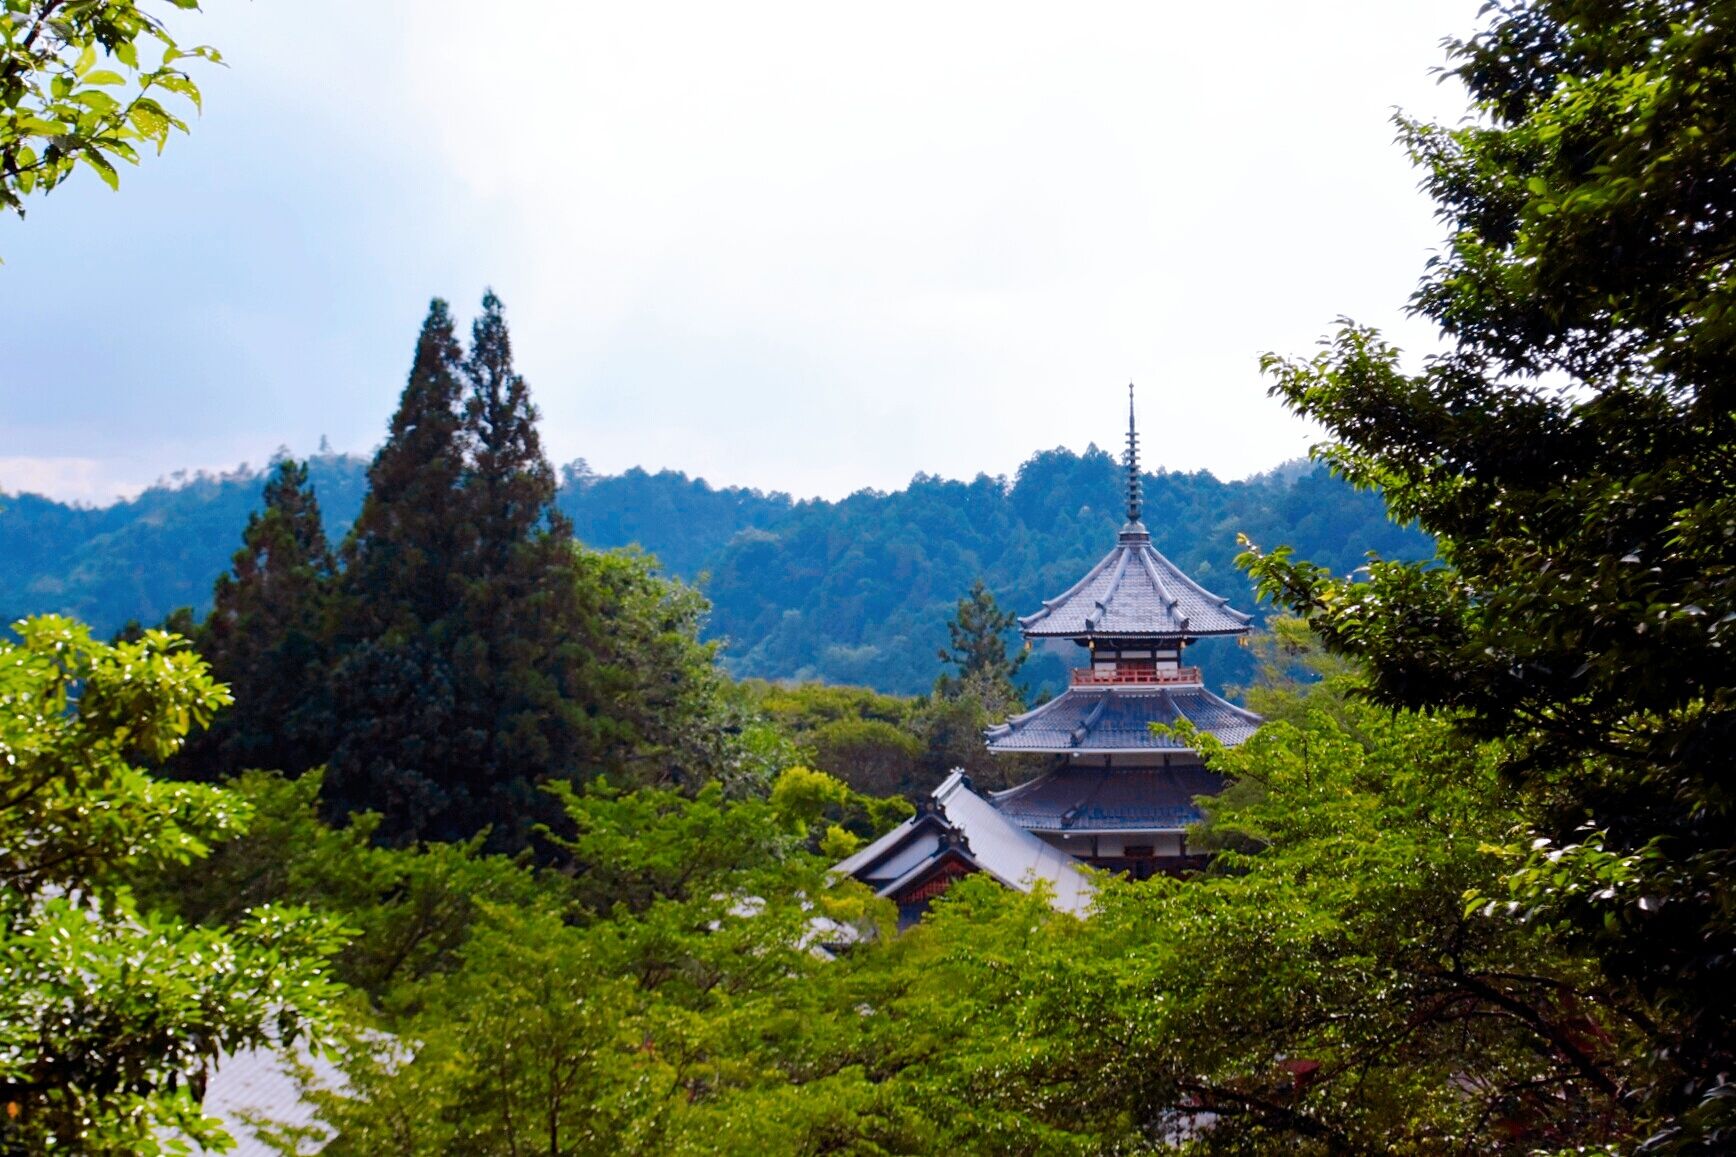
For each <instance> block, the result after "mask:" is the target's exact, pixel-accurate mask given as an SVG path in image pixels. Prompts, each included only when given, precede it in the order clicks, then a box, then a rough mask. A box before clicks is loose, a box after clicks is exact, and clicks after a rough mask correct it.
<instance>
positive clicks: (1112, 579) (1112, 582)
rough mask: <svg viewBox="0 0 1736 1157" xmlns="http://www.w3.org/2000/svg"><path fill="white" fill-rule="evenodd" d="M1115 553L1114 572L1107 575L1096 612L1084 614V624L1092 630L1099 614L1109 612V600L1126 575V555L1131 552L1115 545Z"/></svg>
mask: <svg viewBox="0 0 1736 1157" xmlns="http://www.w3.org/2000/svg"><path fill="white" fill-rule="evenodd" d="M1115 553H1116V554H1117V555H1119V556H1120V557H1119V558H1117V559H1116V560H1115V573H1114V574H1112V575H1110V576H1109V589H1108V590H1106V591H1104V592H1103V595H1102V597H1101V598H1099V599H1098V600H1097V614H1095V615H1086V616H1085V625H1086V626H1087V627H1089V628H1090V629H1091V630H1093V631H1095V630H1096V629H1097V624H1098V623H1100V622H1102V621H1103V620H1102V617H1101V616H1103V615H1107V614H1108V613H1109V603H1110V600H1112V599H1114V598H1115V592H1116V591H1118V590H1120V589H1121V580H1122V579H1123V578H1125V577H1126V575H1127V556H1128V554H1130V553H1131V552H1130V551H1129V550H1128V549H1127V548H1126V547H1125V546H1117V547H1116V548H1115Z"/></svg>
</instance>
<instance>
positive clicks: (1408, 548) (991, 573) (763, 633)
mask: <svg viewBox="0 0 1736 1157" xmlns="http://www.w3.org/2000/svg"><path fill="white" fill-rule="evenodd" d="M306 465H307V469H308V476H309V483H310V485H311V487H312V489H313V490H314V491H315V493H317V495H318V497H319V503H320V507H321V509H322V511H323V512H324V514H325V520H326V533H327V535H328V537H329V538H330V539H331V540H332V541H333V542H337V541H340V540H341V539H342V538H343V537H344V535H345V534H346V533H347V531H348V529H349V526H350V524H351V522H352V521H353V520H354V518H355V516H356V513H357V511H358V510H359V509H360V507H361V503H362V495H363V493H364V492H365V490H366V486H367V481H366V465H365V464H364V463H363V462H361V461H359V460H357V459H353V458H346V457H341V456H337V455H330V454H326V455H316V456H314V457H312V458H310V459H308V460H307V463H306ZM1119 470H1120V467H1119V466H1118V465H1117V463H1116V462H1115V460H1114V459H1113V458H1111V457H1110V456H1109V455H1108V454H1106V453H1102V452H1099V451H1096V450H1090V451H1087V452H1086V453H1085V454H1083V455H1077V454H1073V453H1071V452H1069V451H1066V450H1053V451H1047V452H1045V453H1042V454H1039V455H1037V456H1035V457H1033V458H1032V459H1031V460H1030V461H1028V462H1027V463H1025V465H1024V466H1023V467H1022V468H1021V469H1020V471H1019V473H1018V475H1017V477H1016V478H1015V479H1013V480H1011V481H1004V480H999V479H992V478H986V477H985V478H979V479H977V480H976V481H975V482H971V483H963V482H947V481H942V480H940V479H933V478H919V479H917V480H916V481H914V482H912V484H911V485H910V487H909V488H907V489H905V490H902V491H898V492H895V493H891V494H880V493H875V492H869V491H864V492H862V493H860V494H855V495H852V496H851V497H849V498H846V499H843V500H842V501H839V502H820V501H813V502H800V503H792V502H791V501H790V500H789V499H788V498H787V497H786V496H783V495H776V494H773V495H765V494H760V493H758V492H756V491H751V490H742V489H739V488H727V489H714V488H712V487H710V486H708V485H707V484H706V483H705V482H704V481H702V480H699V479H689V478H687V477H686V476H685V475H682V474H677V473H672V472H663V473H660V474H647V473H645V472H644V471H639V470H630V471H628V472H627V473H625V474H621V475H615V476H600V475H595V474H591V473H589V472H588V471H586V470H584V469H583V468H582V466H572V467H568V468H566V469H565V470H563V471H562V484H561V488H560V491H559V494H558V496H557V498H556V504H557V506H558V508H559V510H560V512H561V514H563V515H564V516H566V518H567V519H568V520H569V521H570V522H571V523H572V526H573V529H574V531H575V533H576V534H577V536H578V538H579V541H581V542H583V543H585V544H586V545H588V546H591V547H593V548H597V549H610V548H613V547H618V546H627V545H633V544H636V545H639V546H641V547H643V549H645V550H646V551H648V552H650V553H651V554H653V555H654V556H655V557H657V558H658V559H659V560H660V561H661V562H662V563H663V564H664V565H665V566H667V567H668V568H669V571H670V573H671V574H673V575H675V576H677V577H680V578H682V579H684V580H687V581H689V582H696V581H697V582H700V583H701V585H702V588H703V590H704V591H705V593H706V596H707V597H708V598H709V599H710V601H711V605H712V614H711V618H710V621H709V625H708V634H709V635H710V636H711V637H713V638H718V639H723V640H726V641H727V647H726V649H725V652H724V660H725V664H726V666H727V667H728V669H729V670H730V671H731V672H732V673H734V674H735V675H737V676H741V677H754V678H765V679H815V678H817V679H825V680H827V681H829V682H834V683H856V684H865V685H867V686H872V687H875V688H878V689H880V690H882V691H888V692H897V693H902V694H922V693H926V692H927V691H928V690H929V689H930V687H931V686H932V684H933V681H934V677H935V664H934V652H935V650H936V649H937V648H939V647H941V646H944V645H945V644H946V643H947V641H948V636H947V631H946V623H947V621H948V620H949V619H950V618H951V617H952V616H953V614H954V613H955V604H956V602H957V600H958V598H959V596H960V595H962V594H963V593H964V592H966V591H967V590H969V589H970V586H971V584H972V583H973V582H975V581H976V580H977V579H978V578H981V579H983V580H984V581H985V582H986V584H987V587H988V589H989V590H990V591H992V592H993V593H994V595H995V598H996V599H997V600H998V601H999V603H1000V604H1001V605H1002V606H1004V607H1006V608H1008V609H1010V610H1014V611H1018V612H1021V613H1024V612H1028V611H1030V610H1033V609H1035V608H1036V607H1037V606H1038V605H1039V603H1040V601H1041V600H1042V599H1044V598H1048V597H1051V596H1053V595H1055V594H1057V593H1059V592H1060V591H1062V590H1064V589H1065V588H1066V587H1067V586H1069V585H1071V584H1072V583H1073V582H1074V581H1075V580H1077V579H1078V577H1079V575H1080V574H1082V573H1084V571H1085V570H1086V569H1087V568H1088V567H1090V565H1091V564H1093V563H1095V562H1096V561H1097V560H1098V559H1099V558H1101V557H1102V556H1103V554H1104V553H1105V552H1106V551H1107V550H1108V549H1109V547H1110V546H1111V545H1113V543H1114V541H1115V531H1116V528H1117V527H1118V526H1119V522H1118V517H1119V514H1120V508H1119V507H1118V506H1117V505H1116V502H1117V499H1118V497H1119V494H1120V487H1121V482H1122V480H1121V476H1120V473H1119ZM264 481H266V479H265V478H262V477H261V476H260V475H258V474H254V473H251V472H248V471H238V472H236V473H234V474H230V475H224V476H221V477H195V478H190V479H183V480H180V481H174V482H171V483H169V484H166V485H164V486H160V487H156V488H153V489H151V490H148V491H146V492H145V493H144V494H142V495H140V496H139V497H138V498H136V499H133V500H131V501H128V502H122V503H117V504H115V505H112V506H105V507H100V508H80V507H73V506H67V505H64V504H61V503H55V502H50V501H48V500H47V499H43V498H39V497H34V496H30V495H14V496H7V497H6V499H5V501H4V502H0V615H3V616H10V617H17V616H20V615H24V614H30V613H36V612H43V611H56V612H61V613H66V614H72V615H76V616H78V617H80V618H82V619H84V620H86V621H87V622H89V623H91V625H92V626H93V628H95V629H96V630H98V631H99V632H109V631H113V630H115V629H118V628H119V627H120V626H121V625H122V624H124V623H125V622H126V621H127V620H129V619H137V620H139V621H140V622H144V623H160V622H162V621H163V620H164V618H165V617H166V616H167V615H168V614H169V613H170V612H171V611H173V610H174V609H175V608H176V607H179V606H193V607H195V608H196V609H197V610H198V611H199V613H201V614H203V613H204V612H205V610H206V609H207V608H208V607H209V605H210V604H209V599H210V592H211V586H210V584H211V580H212V579H213V578H214V577H215V576H216V575H217V574H218V573H219V572H221V571H222V570H223V569H224V567H225V565H226V562H227V559H228V555H229V553H230V552H231V551H233V550H234V541H235V536H236V535H237V534H238V533H239V532H240V530H241V527H242V526H243V525H244V524H245V523H246V521H247V519H248V517H249V514H250V512H253V511H256V510H257V509H258V504H259V502H260V492H261V489H262V485H263V483H264ZM1145 490H1146V495H1147V500H1146V503H1147V505H1146V509H1147V514H1146V521H1147V522H1148V524H1150V525H1151V526H1152V527H1153V530H1154V533H1155V534H1156V536H1157V542H1158V546H1159V547H1160V548H1161V549H1162V550H1163V551H1164V552H1165V553H1166V554H1167V555H1168V556H1169V557H1170V558H1171V559H1173V560H1174V561H1175V562H1177V563H1178V564H1179V565H1181V566H1182V567H1183V568H1184V569H1186V570H1187V571H1188V573H1190V574H1193V575H1195V576H1196V577H1197V578H1199V579H1200V581H1202V582H1204V583H1205V584H1206V585H1207V586H1209V587H1211V588H1213V589H1215V590H1217V591H1218V593H1220V594H1224V595H1228V596H1230V597H1231V598H1232V599H1233V600H1235V602H1236V603H1237V604H1238V605H1241V606H1243V607H1244V608H1247V607H1249V606H1250V605H1251V604H1252V601H1253V597H1252V594H1251V592H1249V590H1248V587H1247V585H1246V584H1245V582H1244V581H1243V580H1242V578H1241V577H1240V576H1239V575H1238V574H1237V572H1236V571H1235V569H1234V567H1233V566H1232V563H1233V561H1234V558H1235V555H1236V551H1237V547H1236V534H1237V533H1238V532H1246V533H1248V534H1249V535H1251V536H1253V537H1254V538H1255V539H1256V540H1257V541H1261V542H1289V543H1293V544H1295V545H1296V546H1297V548H1298V549H1299V550H1301V551H1303V552H1304V553H1305V554H1306V556H1307V557H1310V558H1313V559H1316V560H1318V561H1320V562H1322V563H1324V564H1326V565H1329V566H1330V567H1331V568H1332V569H1333V570H1334V571H1337V572H1339V573H1347V572H1349V571H1350V570H1352V569H1354V568H1355V567H1357V566H1360V565H1361V564H1362V562H1363V552H1365V551H1368V550H1379V551H1381V552H1382V553H1384V554H1386V555H1387V556H1388V557H1399V558H1418V557H1424V556H1426V555H1427V554H1428V553H1429V551H1430V547H1429V544H1428V542H1427V540H1426V539H1425V538H1424V537H1423V536H1422V535H1420V534H1417V533H1416V532H1415V531H1413V530H1407V529H1404V528H1402V527H1399V526H1395V525H1393V524H1392V523H1390V522H1388V521H1387V519H1386V516H1385V513H1384V510H1383V507H1382V505H1381V502H1380V500H1379V499H1378V498H1377V497H1375V496H1373V495H1366V494H1356V493H1354V492H1353V491H1352V490H1351V489H1350V488H1349V487H1347V486H1345V485H1344V484H1343V483H1341V482H1338V481H1336V480H1333V479H1331V478H1329V477H1328V476H1327V475H1326V473H1325V471H1323V470H1314V469H1308V468H1301V469H1295V470H1284V471H1279V472H1275V473H1273V474H1271V475H1266V476H1262V477H1260V478H1256V479H1250V480H1247V481H1244V482H1229V483H1225V482H1220V481H1218V480H1217V479H1215V478H1213V477H1212V476H1211V475H1209V474H1205V473H1199V474H1170V473H1163V474H1152V475H1147V476H1146V479H1145ZM1200 652H1201V653H1202V654H1203V656H1204V662H1205V665H1206V667H1207V668H1208V670H1210V672H1211V673H1212V676H1213V678H1214V679H1217V680H1219V681H1230V682H1239V681H1242V680H1243V679H1245V677H1246V675H1247V673H1248V668H1247V666H1246V663H1245V661H1244V659H1243V657H1242V656H1240V655H1239V654H1238V653H1237V651H1236V650H1235V648H1234V647H1233V646H1222V645H1218V644H1212V645H1204V646H1202V647H1201V648H1200ZM1070 658H1071V657H1069V661H1070ZM1061 666H1062V664H1061V661H1060V660H1059V659H1058V658H1057V657H1056V656H1055V655H1053V654H1049V653H1046V652H1041V651H1039V652H1035V653H1033V655H1032V656H1031V661H1030V662H1029V663H1028V664H1027V665H1026V668H1025V670H1024V672H1023V675H1022V681H1023V682H1024V683H1025V684H1027V686H1029V687H1030V688H1031V689H1032V690H1038V689H1041V688H1043V687H1045V686H1046V687H1050V688H1056V687H1058V686H1059V684H1060V679H1061V674H1060V671H1061Z"/></svg>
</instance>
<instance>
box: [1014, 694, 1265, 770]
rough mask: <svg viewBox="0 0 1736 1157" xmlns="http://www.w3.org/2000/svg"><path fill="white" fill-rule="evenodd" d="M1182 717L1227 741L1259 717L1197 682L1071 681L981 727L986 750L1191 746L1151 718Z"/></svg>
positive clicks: (1249, 730) (1242, 735) (1250, 729)
mask: <svg viewBox="0 0 1736 1157" xmlns="http://www.w3.org/2000/svg"><path fill="white" fill-rule="evenodd" d="M1183 719H1186V720H1187V721H1188V722H1189V723H1192V724H1193V725H1194V726H1195V727H1196V728H1198V729H1199V730H1201V731H1203V732H1206V733H1207V734H1209V735H1211V736H1213V737H1214V738H1216V739H1217V741H1218V742H1219V743H1222V744H1224V745H1225V746H1226V747H1234V746H1235V745H1236V744H1238V743H1240V742H1242V741H1243V740H1244V739H1246V738H1248V736H1250V735H1252V734H1253V733H1254V729H1255V728H1257V727H1259V725H1260V717H1259V716H1258V715H1255V714H1254V713H1253V712H1252V711H1244V710H1243V709H1242V708H1240V707H1237V706H1236V705H1235V704H1233V703H1230V702H1227V701H1226V700H1223V699H1220V698H1218V697H1217V696H1216V695H1213V694H1212V693H1211V692H1210V691H1207V690H1206V689H1205V688H1204V687H1202V686H1200V685H1199V684H1197V683H1195V684H1176V685H1168V686H1150V685H1143V684H1133V685H1125V686H1107V687H1074V688H1071V689H1069V690H1068V691H1067V692H1066V693H1065V694H1063V695H1060V696H1059V697H1057V698H1054V699H1051V700H1049V702H1047V703H1045V704H1043V705H1042V706H1041V707H1038V708H1037V709H1036V710H1034V711H1027V712H1025V713H1024V714H1023V715H1015V716H1013V718H1011V719H1009V720H1007V721H1006V722H1005V723H1002V724H1000V725H999V726H997V727H990V728H989V729H988V730H986V731H984V732H983V735H984V737H985V738H986V739H987V740H988V746H989V750H990V751H1052V752H1064V753H1073V754H1110V753H1115V752H1126V751H1155V752H1163V751H1191V750H1193V749H1192V748H1191V747H1189V746H1188V745H1187V744H1186V743H1184V742H1183V741H1182V740H1180V739H1178V738H1176V737H1175V736H1173V735H1158V734H1156V733H1154V732H1153V731H1152V730H1151V726H1150V725H1151V724H1153V723H1164V724H1174V723H1176V722H1178V721H1180V720H1183Z"/></svg>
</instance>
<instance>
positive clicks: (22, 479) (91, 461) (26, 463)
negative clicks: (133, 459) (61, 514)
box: [0, 458, 145, 505]
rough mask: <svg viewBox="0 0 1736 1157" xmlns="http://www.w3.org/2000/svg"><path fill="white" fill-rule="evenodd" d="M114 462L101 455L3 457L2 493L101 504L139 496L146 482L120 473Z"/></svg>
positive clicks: (0, 466)
mask: <svg viewBox="0 0 1736 1157" xmlns="http://www.w3.org/2000/svg"><path fill="white" fill-rule="evenodd" d="M114 466H115V464H114V463H112V462H109V461H106V460H103V459H98V458H0V493H3V494H45V495H48V496H50V497H53V498H57V499H60V500H61V501H63V502H88V503H93V504H97V505H101V504H103V503H106V502H113V501H114V500H116V499H117V498H133V497H136V496H137V495H138V493H139V492H140V491H141V490H143V489H144V488H145V484H144V483H142V482H136V481H133V480H131V479H128V478H123V477H117V476H116V473H115V470H114Z"/></svg>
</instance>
